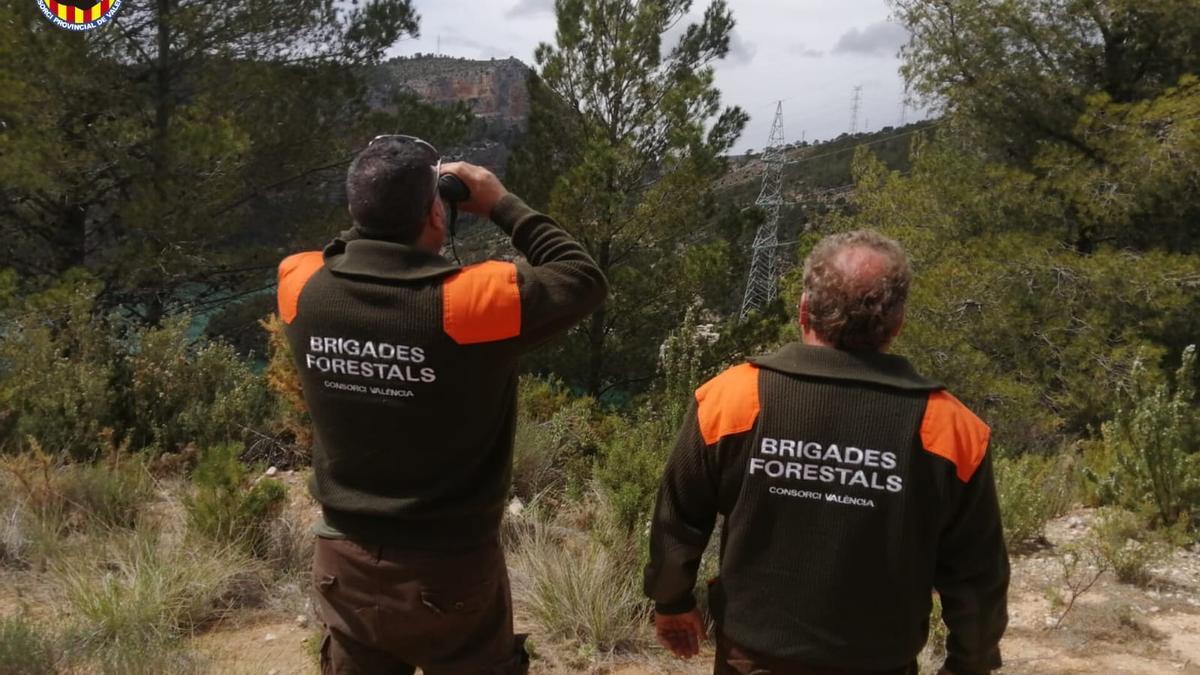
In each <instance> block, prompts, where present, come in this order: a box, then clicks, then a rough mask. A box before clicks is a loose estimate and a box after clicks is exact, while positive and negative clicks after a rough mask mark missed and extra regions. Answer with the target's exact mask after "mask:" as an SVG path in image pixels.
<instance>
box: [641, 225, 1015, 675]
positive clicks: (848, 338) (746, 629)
mask: <svg viewBox="0 0 1200 675" xmlns="http://www.w3.org/2000/svg"><path fill="white" fill-rule="evenodd" d="M911 280H912V273H911V271H910V268H909V261H908V256H907V255H906V254H905V252H904V250H903V249H902V248H901V247H900V245H899V244H898V243H896V242H895V241H893V240H891V239H888V238H887V237H884V236H882V235H880V234H879V233H877V232H873V231H869V230H859V231H855V232H848V233H842V234H837V235H833V236H830V237H827V238H825V239H824V240H822V241H821V242H820V243H818V244H817V246H816V247H815V248H814V249H813V251H812V253H811V255H810V256H809V257H808V260H807V261H806V263H805V270H804V292H803V294H802V296H801V298H800V307H799V320H800V328H801V332H802V340H801V342H798V343H793V344H789V345H786V346H784V347H783V348H782V349H781V350H779V351H778V352H776V353H774V354H772V355H770V356H765V357H760V358H756V359H752V360H751V361H750V362H749V363H744V364H741V365H738V366H735V367H733V368H730V369H728V370H726V371H725V372H723V373H722V374H720V375H718V376H717V377H715V378H713V379H712V380H710V381H709V382H708V383H706V384H705V385H704V386H702V387H700V389H698V390H697V391H696V397H695V401H693V403H692V406H691V410H690V412H689V414H688V416H687V418H686V419H685V421H684V427H683V429H682V431H681V432H680V435H679V439H678V441H677V444H676V447H675V449H674V452H673V453H672V455H671V457H670V459H669V460H668V463H667V466H666V470H665V473H664V476H663V481H662V487H661V489H660V492H659V497H658V505H657V508H656V510H655V515H654V520H653V523H652V527H651V541H650V562H649V564H648V565H647V568H646V579H645V584H646V593H647V595H649V596H650V597H651V598H652V599H653V600H654V601H655V604H656V607H655V609H656V614H655V624H656V628H657V633H658V638H659V641H660V642H661V643H662V644H663V646H665V647H666V648H667V649H669V650H670V651H672V652H673V653H674V654H676V655H677V656H680V657H684V658H687V657H690V656H694V655H695V654H697V653H698V652H699V649H700V644H701V643H702V642H703V641H704V639H705V636H706V631H705V626H704V621H703V619H702V618H701V615H700V613H699V612H698V610H697V608H696V600H695V595H694V592H693V590H694V587H695V585H696V577H697V574H698V569H699V567H700V558H701V556H702V554H703V552H704V550H705V548H706V546H707V544H708V540H709V537H710V536H711V533H712V531H713V528H714V525H715V523H716V518H717V516H718V515H720V516H723V517H724V524H723V527H722V530H721V541H720V543H721V547H720V551H721V559H720V572H719V576H718V577H717V578H716V579H713V580H711V581H710V582H709V593H708V596H709V609H710V612H711V614H712V617H713V619H714V621H715V624H716V643H717V647H716V664H715V668H714V672H715V673H717V674H726V673H729V674H732V673H741V674H744V675H750V674H751V673H754V674H756V675H761V674H766V673H769V674H774V675H809V674H812V675H818V674H819V675H851V674H855V675H857V674H864V675H866V674H873V675H883V674H888V675H910V674H911V675H916V673H917V663H916V659H917V655H918V653H919V652H920V651H921V649H922V647H923V646H924V645H925V642H926V640H927V639H928V634H929V615H930V609H931V605H932V592H933V591H936V592H937V593H938V595H939V596H940V598H941V603H942V616H943V619H944V621H945V623H946V625H947V627H948V628H949V637H948V639H947V644H946V652H947V658H946V662H945V666H944V668H943V670H942V672H943V673H947V674H953V675H976V674H981V673H988V672H990V671H991V670H993V669H995V668H999V667H1000V651H999V643H1000V637H1001V636H1002V635H1003V633H1004V629H1005V626H1006V625H1007V611H1006V594H1007V589H1008V578H1009V567H1008V555H1007V552H1006V551H1005V547H1004V539H1003V536H1002V530H1001V524H1000V514H999V507H998V504H997V499H996V488H995V481H994V479H993V476H992V463H991V458H990V454H989V453H988V442H989V437H990V430H989V429H988V427H987V425H986V424H984V423H983V422H982V421H981V420H980V419H979V418H978V417H976V416H975V415H974V414H973V413H972V412H971V411H970V410H968V409H967V407H966V406H964V405H963V404H962V403H961V402H959V401H958V399H956V398H954V397H953V396H952V395H950V394H949V393H948V392H947V391H946V390H945V388H944V387H942V386H941V385H939V384H937V383H935V382H933V381H931V380H929V379H926V378H925V377H923V376H922V375H920V374H919V373H917V371H916V370H915V369H914V368H913V366H912V365H911V364H910V363H909V362H908V361H907V360H906V359H904V358H903V357H900V356H896V355H892V354H888V353H887V349H888V347H889V345H890V344H891V343H892V341H893V340H894V339H895V337H896V336H897V335H898V334H899V333H900V329H901V328H902V327H903V325H904V316H905V303H906V301H907V299H908V290H909V285H910V282H911Z"/></svg>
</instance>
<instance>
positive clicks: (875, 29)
mask: <svg viewBox="0 0 1200 675" xmlns="http://www.w3.org/2000/svg"><path fill="white" fill-rule="evenodd" d="M906 42H908V29H907V28H905V27H904V26H901V25H900V24H898V23H893V22H891V21H880V22H878V23H873V24H871V25H869V26H867V27H866V28H863V29H861V30H860V29H858V28H851V29H850V30H848V31H846V32H845V33H843V34H842V36H841V37H840V38H838V41H837V44H835V45H834V46H833V53H834V54H865V55H867V56H895V55H896V52H898V51H899V50H900V47H902V46H904V43H906Z"/></svg>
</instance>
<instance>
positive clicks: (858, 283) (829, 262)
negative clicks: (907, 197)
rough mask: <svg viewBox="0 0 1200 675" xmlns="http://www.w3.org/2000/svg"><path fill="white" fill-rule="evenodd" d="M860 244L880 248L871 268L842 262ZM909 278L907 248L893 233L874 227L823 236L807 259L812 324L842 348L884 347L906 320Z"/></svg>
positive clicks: (806, 285)
mask: <svg viewBox="0 0 1200 675" xmlns="http://www.w3.org/2000/svg"><path fill="white" fill-rule="evenodd" d="M856 249H859V250H864V249H865V250H867V251H870V252H873V253H877V254H878V257H876V258H875V260H874V261H872V264H871V265H870V267H871V269H870V273H868V274H864V273H863V271H862V270H861V269H857V270H856V269H853V268H852V266H850V265H846V264H844V263H843V261H842V257H843V254H846V253H850V252H851V251H853V250H856ZM911 282H912V270H911V269H910V268H909V264H908V254H906V253H905V252H904V249H903V248H901V247H900V244H899V243H897V242H896V241H895V240H894V239H889V238H888V237H885V236H883V235H882V234H879V233H878V232H875V231H874V230H855V231H853V232H844V233H840V234H834V235H830V236H828V237H825V238H824V239H822V240H821V241H820V242H818V243H817V245H816V246H815V247H814V248H813V250H812V253H810V254H809V255H808V259H807V260H805V261H804V293H805V295H807V296H808V322H809V327H810V328H811V329H812V330H813V331H814V332H815V333H816V334H817V336H818V337H820V338H821V339H822V340H824V341H825V342H828V343H829V344H831V345H833V346H834V347H837V348H838V349H846V350H854V351H878V350H880V349H883V348H884V347H886V346H887V344H888V342H889V341H890V340H891V339H892V337H894V336H895V334H896V333H897V331H898V330H899V328H900V323H901V322H902V321H903V320H904V303H905V301H906V300H908V287H909V284H910V283H911Z"/></svg>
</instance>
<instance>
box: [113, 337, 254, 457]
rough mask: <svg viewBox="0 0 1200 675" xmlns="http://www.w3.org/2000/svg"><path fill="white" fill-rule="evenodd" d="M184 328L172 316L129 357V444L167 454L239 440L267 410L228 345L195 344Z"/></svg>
mask: <svg viewBox="0 0 1200 675" xmlns="http://www.w3.org/2000/svg"><path fill="white" fill-rule="evenodd" d="M189 323H190V322H189V320H188V319H187V318H186V317H177V318H174V319H171V320H169V321H167V322H165V323H164V325H163V327H162V328H156V329H150V330H147V331H145V332H144V333H142V335H141V341H140V349H139V351H138V352H137V353H135V354H133V355H132V356H130V357H129V366H128V367H129V377H130V390H129V395H130V411H131V413H133V415H134V416H133V417H132V418H131V419H130V420H129V439H130V442H131V444H132V445H133V446H134V447H142V448H154V449H157V450H158V451H161V452H171V451H174V450H177V449H178V448H179V447H181V446H183V445H186V444H188V443H192V444H195V445H196V446H197V447H202V448H203V447H208V446H212V445H217V444H221V443H228V442H230V441H235V440H242V439H244V438H245V435H246V429H247V428H255V427H258V426H261V425H262V424H263V422H264V420H266V419H267V417H268V414H269V413H270V399H269V397H268V396H267V390H266V386H265V384H264V382H263V380H262V378H261V377H259V376H257V375H255V373H254V372H253V371H252V370H251V369H250V366H249V365H247V364H246V363H245V362H243V361H242V360H241V359H239V358H238V356H237V353H236V352H235V351H234V350H233V349H232V348H230V347H229V346H228V345H225V344H223V343H219V342H209V343H203V344H194V343H193V342H192V341H191V340H189V339H188V337H187V330H188V325H189Z"/></svg>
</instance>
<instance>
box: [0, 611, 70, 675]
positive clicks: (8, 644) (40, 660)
mask: <svg viewBox="0 0 1200 675" xmlns="http://www.w3.org/2000/svg"><path fill="white" fill-rule="evenodd" d="M57 672H58V654H57V645H56V644H55V639H54V637H53V636H51V635H47V634H46V633H45V632H44V629H43V628H41V627H40V626H37V625H36V624H34V623H33V622H32V621H30V620H29V618H28V617H26V616H25V615H24V614H18V615H15V616H9V617H4V618H0V675H51V673H57Z"/></svg>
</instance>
